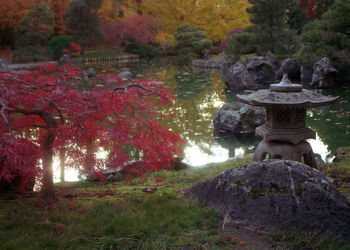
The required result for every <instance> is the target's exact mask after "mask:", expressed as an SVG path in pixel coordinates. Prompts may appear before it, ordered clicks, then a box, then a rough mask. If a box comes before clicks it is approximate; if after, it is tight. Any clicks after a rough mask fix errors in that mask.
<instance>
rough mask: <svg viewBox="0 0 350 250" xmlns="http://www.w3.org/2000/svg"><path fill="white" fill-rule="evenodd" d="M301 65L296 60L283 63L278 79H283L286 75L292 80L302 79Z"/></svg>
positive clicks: (277, 74)
mask: <svg viewBox="0 0 350 250" xmlns="http://www.w3.org/2000/svg"><path fill="white" fill-rule="evenodd" d="M300 67H301V66H300V64H299V63H298V61H297V59H295V58H287V59H286V60H284V61H283V63H282V66H281V68H280V69H279V70H278V72H277V73H276V76H277V78H278V79H282V77H283V75H284V74H288V77H289V78H290V79H299V78H300Z"/></svg>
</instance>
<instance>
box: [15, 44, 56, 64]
mask: <svg viewBox="0 0 350 250" xmlns="http://www.w3.org/2000/svg"><path fill="white" fill-rule="evenodd" d="M50 52H51V51H50V50H48V48H46V47H41V48H40V47H37V46H25V47H21V48H19V49H16V50H15V51H14V53H13V55H14V61H15V62H39V61H48V60H49V59H50V58H51V53H50Z"/></svg>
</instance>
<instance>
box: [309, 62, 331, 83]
mask: <svg viewBox="0 0 350 250" xmlns="http://www.w3.org/2000/svg"><path fill="white" fill-rule="evenodd" d="M313 71H314V72H313V74H312V80H311V83H310V85H311V86H312V87H315V88H331V87H333V85H334V83H335V79H336V75H337V70H336V69H335V68H333V66H332V62H331V60H329V58H327V57H323V58H322V59H320V60H319V61H317V62H316V63H315V64H314V66H313Z"/></svg>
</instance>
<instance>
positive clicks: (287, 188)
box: [185, 160, 350, 240]
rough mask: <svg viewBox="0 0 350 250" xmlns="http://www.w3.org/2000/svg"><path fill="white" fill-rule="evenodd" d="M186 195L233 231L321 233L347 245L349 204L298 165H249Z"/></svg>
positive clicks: (308, 169) (311, 171)
mask: <svg viewBox="0 0 350 250" xmlns="http://www.w3.org/2000/svg"><path fill="white" fill-rule="evenodd" d="M185 194H186V196H188V197H190V198H192V199H199V200H200V201H201V202H203V203H205V204H206V205H208V206H210V207H212V208H214V209H216V210H217V211H219V212H220V213H222V215H223V217H224V218H226V217H229V218H232V219H233V223H234V224H235V225H237V226H238V225H247V224H248V225H249V226H252V227H254V228H259V229H263V230H264V229H265V230H266V229H268V230H273V229H286V230H293V229H295V230H300V231H304V232H317V231H319V230H320V232H325V231H328V232H330V233H333V234H335V235H338V234H341V235H342V236H343V237H344V239H347V240H349V239H350V227H349V225H350V203H349V202H348V201H347V199H346V198H345V196H344V195H343V194H341V193H340V192H338V191H337V190H336V189H335V188H334V186H333V185H332V182H331V180H330V179H329V178H327V177H326V176H325V175H324V174H323V173H321V172H319V171H318V170H316V169H313V168H311V167H309V166H306V165H304V164H302V163H300V162H295V161H289V160H286V161H283V160H267V161H264V162H259V163H257V162H252V163H250V164H246V165H243V166H240V167H238V168H232V169H229V170H226V171H224V172H223V173H221V174H220V175H218V176H216V177H214V178H211V179H209V180H205V181H201V182H199V183H196V184H195V185H193V186H192V187H190V188H189V189H187V190H186V191H185Z"/></svg>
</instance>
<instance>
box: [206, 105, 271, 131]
mask: <svg viewBox="0 0 350 250" xmlns="http://www.w3.org/2000/svg"><path fill="white" fill-rule="evenodd" d="M264 123H265V110H264V109H263V108H257V107H253V106H250V105H247V104H244V103H239V102H233V103H226V104H224V106H222V107H221V108H220V110H219V111H218V112H216V114H215V115H214V118H213V124H214V128H215V129H216V130H218V131H220V132H229V133H234V134H254V133H255V128H256V127H258V126H260V125H263V124H264Z"/></svg>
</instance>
